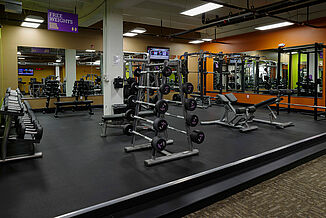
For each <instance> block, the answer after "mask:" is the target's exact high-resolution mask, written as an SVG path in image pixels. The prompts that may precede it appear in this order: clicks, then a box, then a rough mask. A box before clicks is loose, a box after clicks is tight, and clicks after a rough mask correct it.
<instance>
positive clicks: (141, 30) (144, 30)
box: [131, 27, 146, 33]
mask: <svg viewBox="0 0 326 218" xmlns="http://www.w3.org/2000/svg"><path fill="white" fill-rule="evenodd" d="M131 32H132V33H144V32H146V29H145V28H142V27H137V28H135V29H133V30H131Z"/></svg>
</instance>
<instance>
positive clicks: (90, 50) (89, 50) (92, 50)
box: [85, 49, 95, 52]
mask: <svg viewBox="0 0 326 218" xmlns="http://www.w3.org/2000/svg"><path fill="white" fill-rule="evenodd" d="M85 51H86V52H95V50H94V49H86V50H85Z"/></svg>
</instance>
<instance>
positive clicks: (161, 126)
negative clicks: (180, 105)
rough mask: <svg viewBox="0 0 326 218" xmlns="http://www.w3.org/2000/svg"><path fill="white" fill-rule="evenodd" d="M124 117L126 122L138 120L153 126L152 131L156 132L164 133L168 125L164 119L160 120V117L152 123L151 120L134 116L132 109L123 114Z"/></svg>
mask: <svg viewBox="0 0 326 218" xmlns="http://www.w3.org/2000/svg"><path fill="white" fill-rule="evenodd" d="M125 116H126V118H127V119H128V120H133V119H139V120H143V121H145V122H147V123H151V124H153V128H154V130H156V131H157V132H163V131H165V130H166V129H167V127H168V125H169V124H168V122H167V121H166V120H165V119H163V118H160V117H158V118H156V119H155V120H154V121H152V120H149V119H146V118H143V117H140V116H137V115H135V111H134V110H132V109H129V110H127V111H126V113H125Z"/></svg>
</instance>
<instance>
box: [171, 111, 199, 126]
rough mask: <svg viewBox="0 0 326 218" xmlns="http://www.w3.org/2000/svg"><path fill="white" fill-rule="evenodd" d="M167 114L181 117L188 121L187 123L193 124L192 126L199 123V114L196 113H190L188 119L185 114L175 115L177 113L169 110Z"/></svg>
mask: <svg viewBox="0 0 326 218" xmlns="http://www.w3.org/2000/svg"><path fill="white" fill-rule="evenodd" d="M165 115H167V116H170V117H175V118H179V119H183V120H185V121H186V124H187V125H188V126H191V127H195V126H197V124H198V123H199V118H198V116H197V115H195V114H188V115H187V116H186V119H185V118H184V116H180V115H175V114H170V113H168V112H166V113H165Z"/></svg>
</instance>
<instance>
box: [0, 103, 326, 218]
mask: <svg viewBox="0 0 326 218" xmlns="http://www.w3.org/2000/svg"><path fill="white" fill-rule="evenodd" d="M221 110H222V108H221V107H218V106H214V107H212V108H209V109H207V110H201V109H197V111H196V113H197V114H198V115H199V117H200V119H201V120H213V119H216V118H217V116H219V115H220V114H221ZM94 111H95V115H93V116H89V115H88V113H87V112H86V111H85V112H75V113H73V112H65V115H66V116H65V117H61V118H57V119H55V118H54V117H53V114H41V113H37V114H36V115H37V117H38V119H39V121H40V123H41V124H42V125H43V127H44V136H43V139H42V142H41V144H40V145H39V150H40V151H42V152H43V155H44V157H43V158H42V159H35V160H24V161H20V162H12V163H5V164H2V165H0V193H1V196H2V199H1V201H0V217H53V216H57V215H62V214H65V213H67V212H71V211H74V210H78V209H81V208H84V207H88V206H92V205H95V204H98V203H101V202H104V201H108V200H112V199H115V198H118V197H122V196H124V195H127V194H131V193H134V192H137V191H141V190H144V189H147V188H150V187H154V186H157V185H160V184H164V183H166V182H170V181H173V180H176V179H180V178H183V177H186V176H189V175H193V174H195V173H199V172H202V171H205V170H208V169H212V168H215V167H218V166H221V165H224V164H227V163H230V162H233V161H236V160H239V159H242V158H245V157H248V156H252V155H255V154H258V153H261V152H264V151H267V150H270V149H273V148H276V147H279V146H282V145H285V144H288V143H291V142H294V141H297V140H300V139H303V138H307V137H309V136H313V135H316V134H318V133H322V132H325V131H326V125H325V122H326V121H314V120H313V117H311V116H307V115H302V114H300V113H291V114H288V113H287V112H281V115H280V120H283V121H293V122H294V123H295V126H294V127H289V128H287V129H284V130H279V129H276V128H275V127H273V126H268V125H264V124H255V125H258V126H259V129H258V130H256V131H253V132H249V133H240V132H239V131H238V130H236V129H230V128H225V127H222V126H198V127H196V128H198V129H201V130H203V131H204V132H205V134H206V139H205V142H204V143H203V144H201V145H199V146H197V147H199V149H200V154H199V155H198V156H193V157H188V158H185V159H181V160H177V161H173V162H168V163H164V164H160V165H157V166H152V167H145V166H144V160H145V159H148V158H149V157H150V151H141V152H135V153H125V152H124V151H123V148H124V146H126V145H130V139H131V137H129V136H124V135H122V134H121V132H122V130H120V129H109V130H108V131H109V134H108V136H107V137H106V138H102V137H100V126H99V122H100V121H101V116H102V113H103V112H102V110H101V109H95V110H94ZM169 112H170V113H176V114H181V109H180V108H178V107H172V106H170V110H169ZM267 113H268V112H267V111H265V110H259V111H257V117H259V118H263V117H266V118H267ZM264 115H265V116H264ZM168 120H169V121H170V122H169V124H170V125H171V126H175V127H179V128H182V120H178V119H174V118H168ZM169 136H170V138H173V139H174V140H175V143H174V145H170V146H169V149H170V150H173V151H182V149H183V148H185V146H186V138H185V137H184V136H183V135H180V134H179V133H175V132H169Z"/></svg>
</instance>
